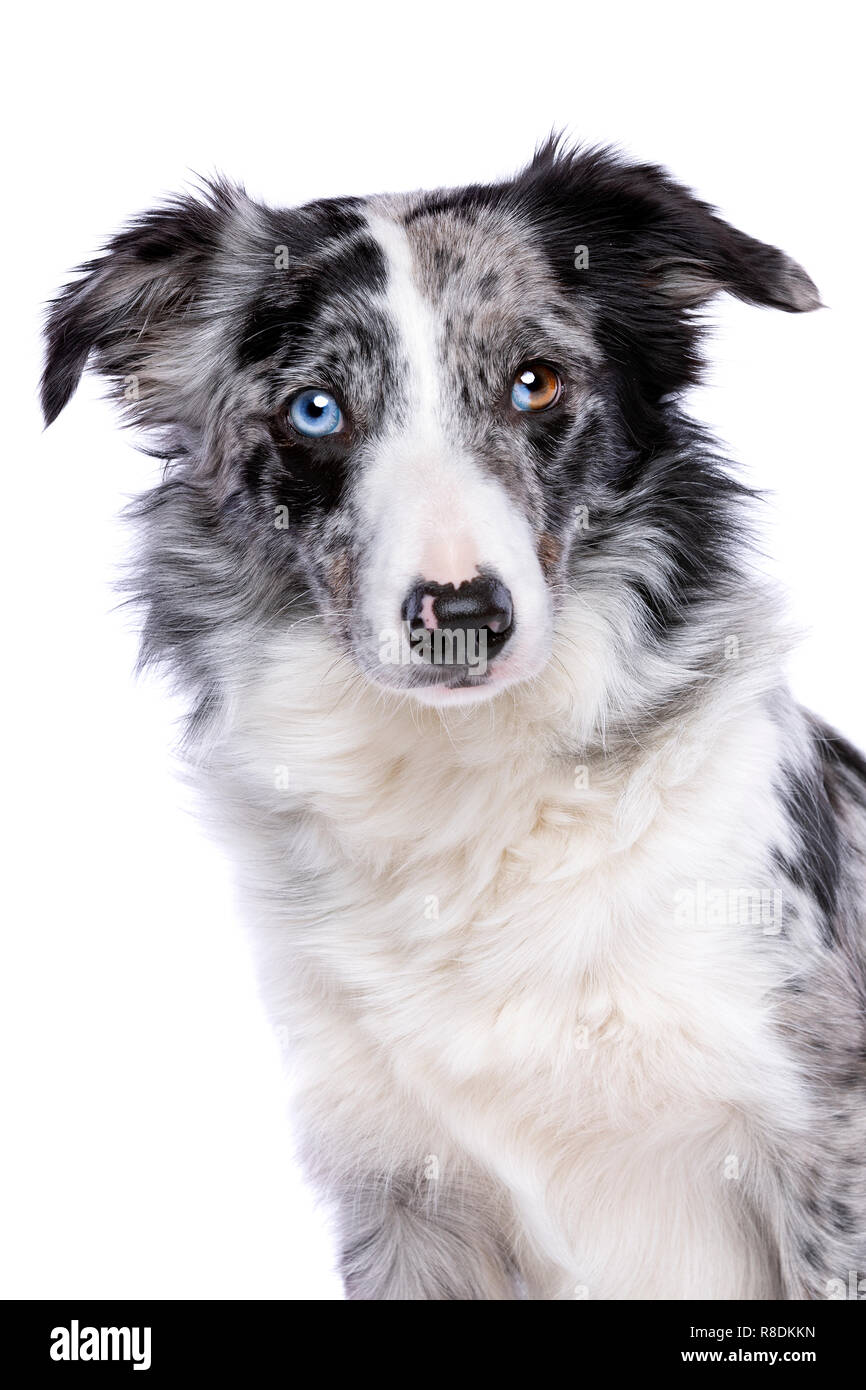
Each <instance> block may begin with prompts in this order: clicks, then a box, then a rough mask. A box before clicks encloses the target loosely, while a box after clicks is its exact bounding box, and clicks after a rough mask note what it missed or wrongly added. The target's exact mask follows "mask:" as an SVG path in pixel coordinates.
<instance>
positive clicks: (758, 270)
mask: <svg viewBox="0 0 866 1390" xmlns="http://www.w3.org/2000/svg"><path fill="white" fill-rule="evenodd" d="M581 248H583V251H582V252H581ZM723 291H725V292H728V293H730V294H733V295H736V296H738V297H739V298H741V299H743V300H746V301H748V302H750V303H753V304H757V305H764V306H771V307H775V308H780V309H784V310H787V311H790V312H801V311H806V310H810V309H813V308H816V307H818V304H819V300H818V295H817V292H816V291H815V288H814V286H813V285H812V283H811V281H810V280H809V278H808V277H807V276H806V274H805V273H804V272H803V271H802V270H801V269H800V268H799V266H797V265H796V264H795V263H794V262H793V261H792V260H790V259H789V258H788V257H787V256H785V255H784V254H782V253H781V252H779V251H777V250H775V249H774V248H772V247H768V246H765V245H762V244H761V243H759V242H757V241H754V240H753V239H751V238H750V237H748V236H745V235H744V234H742V233H740V232H738V231H736V230H734V229H733V228H731V227H730V226H728V225H727V224H726V223H725V222H724V221H722V220H721V219H720V218H719V217H718V216H717V215H716V214H715V213H714V212H713V211H712V210H711V209H710V208H708V207H707V206H705V205H704V204H702V203H699V202H698V201H697V200H696V199H695V198H694V197H693V196H692V195H691V194H690V193H688V192H687V191H686V190H684V189H683V188H681V187H679V186H678V185H677V184H676V183H674V182H673V181H672V180H671V179H670V178H669V177H668V176H667V175H666V174H665V173H664V172H663V171H661V170H660V169H657V168H654V167H649V166H634V165H630V164H628V163H627V162H625V161H624V160H623V159H621V158H620V157H619V156H617V155H616V154H614V153H611V152H608V151H591V150H590V151H580V150H578V151H568V150H563V149H562V148H561V147H560V145H559V144H558V143H557V142H555V141H554V142H551V143H549V144H548V145H546V146H545V147H544V148H543V149H542V150H540V151H539V153H538V154H537V156H536V157H535V159H534V160H533V161H532V163H531V164H530V166H529V167H528V168H527V169H525V170H524V171H523V172H522V173H520V174H519V175H517V176H516V177H515V178H514V179H513V180H510V181H507V182H503V183H500V184H493V185H479V186H473V187H468V188H461V189H457V190H451V191H440V192H435V193H432V194H427V193H415V194H410V195H405V196H386V197H372V198H367V199H360V198H348V199H333V200H324V201H321V202H318V203H313V204H309V205H307V206H306V207H302V208H296V209H291V210H274V209H270V208H266V207H264V206H261V205H260V204H258V203H256V202H255V201H253V200H252V199H250V198H249V197H247V196H246V194H245V193H244V192H243V191H242V190H240V189H238V188H234V187H231V186H229V185H228V184H226V183H221V182H220V183H214V184H212V185H210V186H209V187H208V188H206V189H205V190H204V191H203V192H202V193H200V194H198V195H195V196H184V197H180V198H178V199H176V200H175V201H173V202H171V203H169V204H167V205H166V206H164V207H162V208H160V209H158V210H156V211H154V212H151V213H148V214H145V215H144V216H142V217H141V218H139V219H138V220H137V221H136V222H134V223H133V224H132V225H131V227H130V228H129V229H128V230H127V231H125V232H123V233H121V234H120V235H118V236H117V237H115V238H114V239H113V240H112V241H111V242H110V243H109V244H108V246H107V248H106V250H105V252H104V254H103V255H101V256H100V257H99V258H97V259H96V260H94V261H92V262H90V263H89V264H88V265H86V266H84V267H83V269H82V273H81V274H80V276H79V278H77V279H76V280H75V281H74V282H72V283H71V284H70V285H69V286H67V288H66V289H65V290H64V291H63V292H62V293H61V295H60V296H59V298H58V299H57V300H56V302H55V303H54V304H53V306H52V307H51V311H50V316H49V322H48V328H47V337H48V355H47V365H46V370H45V377H44V385H43V400H44V407H45V414H46V418H47V419H48V421H51V420H53V419H54V418H55V416H56V415H57V414H58V413H59V411H60V410H61V409H62V408H63V407H64V406H65V405H66V403H67V402H68V400H69V398H70V396H71V395H72V393H73V392H74V390H75V387H76V385H77V382H78V380H79V378H80V375H81V373H82V371H83V369H84V367H85V365H87V364H88V362H89V363H90V364H91V365H92V366H93V367H94V368H96V369H97V370H98V371H100V372H102V373H103V374H104V375H105V376H106V377H108V378H109V380H110V381H111V383H112V384H113V387H114V390H115V393H116V395H117V398H118V400H119V402H120V403H121V405H122V408H123V410H124V412H125V415H126V417H127V419H128V420H129V422H131V423H134V424H135V425H137V426H139V427H140V428H142V429H143V430H144V432H145V434H146V436H147V438H148V440H149V441H150V446H151V447H153V448H156V449H157V450H158V451H160V452H161V453H163V454H164V455H165V457H166V458H167V459H168V460H170V463H169V466H168V467H167V469H166V473H165V478H164V480H163V481H162V482H161V483H160V484H159V486H158V487H156V488H155V489H154V490H153V491H152V492H150V493H149V494H148V495H147V496H145V497H144V498H143V499H142V500H141V501H140V503H139V504H138V505H137V506H136V508H135V518H136V524H137V527H138V534H139V541H140V544H139V548H138V552H137V555H136V560H135V582H134V587H135V592H136V594H137V597H138V599H139V601H140V603H141V605H142V611H143V649H142V650H143V659H144V661H145V662H159V663H163V664H165V665H166V666H167V667H168V668H169V669H170V670H171V672H172V673H173V674H174V676H175V677H176V679H177V681H178V682H179V683H180V684H181V685H182V687H183V688H184V690H185V691H186V693H187V695H188V699H189V708H190V725H189V739H188V748H189V754H190V758H191V761H192V763H193V765H194V766H195V769H196V774H197V776H198V777H199V778H200V780H201V783H202V786H203V788H204V790H205V796H206V801H207V805H208V807H209V808H210V810H211V812H212V815H213V818H214V820H215V822H216V825H217V828H218V831H219V832H220V833H222V834H223V835H224V836H225V838H226V841H227V843H228V844H229V845H230V848H231V852H232V853H233V855H234V856H235V858H236V861H237V864H238V874H239V879H240V883H241V888H242V892H243V894H244V897H245V900H246V904H247V911H246V916H247V919H248V922H249V929H250V936H251V940H252V943H253V947H254V950H255V953H256V959H257V961H258V964H259V968H260V972H261V980H262V988H263V992H264V994H265V997H266V999H267V1002H268V1006H269V1008H270V1010H271V1011H272V1014H273V1017H274V1018H275V1019H276V1020H277V1021H279V1022H281V1023H285V1024H287V1025H288V1027H289V1029H290V1033H291V1036H292V1039H293V1063H294V1072H295V1076H296V1094H295V1099H294V1104H295V1112H296V1115H297V1119H298V1124H299V1127H300V1130H301V1133H302V1134H303V1153H304V1160H305V1162H306V1164H307V1167H308V1171H309V1172H310V1173H311V1174H312V1176H313V1177H314V1179H315V1181H316V1182H317V1184H318V1185H319V1187H320V1189H321V1191H322V1193H323V1194H324V1195H325V1196H326V1197H327V1198H328V1199H329V1200H330V1201H331V1202H332V1203H333V1205H334V1207H335V1209H336V1211H337V1214H338V1221H339V1232H340V1248H341V1261H342V1268H343V1273H344V1278H345V1283H346V1289H347V1292H348V1293H349V1295H350V1296H353V1297H360V1298H423V1299H427V1298H429V1299H439V1298H517V1297H529V1298H543V1299H546V1298H570V1297H575V1296H578V1297H590V1298H665V1297H673V1298H679V1297H714V1296H718V1297H725V1298H730V1297H752V1298H774V1297H784V1298H792V1299H795V1298H804V1297H811V1298H825V1297H828V1296H831V1297H832V1296H837V1293H838V1290H839V1289H840V1288H842V1287H843V1286H844V1287H847V1282H848V1279H849V1275H850V1272H851V1271H852V1270H853V1271H859V1272H860V1273H861V1274H862V1273H863V1272H864V1266H866V1163H864V1152H866V1096H864V1087H866V1011H864V993H866V961H864V926H863V893H864V881H866V865H864V852H866V766H864V763H863V760H862V759H861V758H860V756H859V755H858V754H857V753H856V752H855V751H854V750H853V749H851V748H850V747H849V746H848V744H846V743H845V741H844V740H843V739H841V738H840V737H838V736H837V735H836V734H834V733H833V732H831V731H830V730H829V729H827V728H825V727H824V726H823V725H822V724H820V723H819V722H818V721H817V720H815V719H814V718H812V717H811V716H810V715H808V714H806V713H805V712H803V711H802V710H800V709H799V708H798V707H797V705H796V704H795V703H794V701H793V700H792V698H791V696H790V695H789V694H788V692H787V690H786V687H785V684H784V679H783V677H782V675H781V663H782V660H783V658H784V655H785V651H786V647H787V638H786V634H785V627H784V623H783V622H782V620H781V619H780V617H779V614H778V605H777V602H776V599H775V597H774V595H772V594H770V593H766V592H764V591H763V589H759V587H758V585H759V581H757V580H756V579H755V577H754V575H753V573H751V572H750V571H749V569H748V565H747V551H748V539H747V535H748V532H747V521H748V508H749V493H748V490H747V489H746V488H745V487H744V486H743V485H742V484H740V483H739V482H737V481H735V480H734V479H733V477H732V474H731V471H730V469H729V468H727V466H726V465H725V463H724V461H723V460H722V459H720V457H719V456H718V453H717V451H716V450H715V448H714V446H713V444H712V442H711V441H710V440H709V439H708V438H707V437H706V436H705V434H704V433H703V432H702V431H701V430H700V429H699V428H698V427H697V426H696V425H695V424H694V423H692V422H691V421H690V420H689V419H688V418H687V417H686V415H685V414H684V411H683V407H682V404H681V396H682V393H683V392H684V390H685V389H686V388H687V387H688V386H689V385H690V384H692V383H693V382H695V381H696V380H697V379H698V375H699V371H700V346H701V345H700V319H699V317H698V314H699V311H700V310H701V309H702V307H703V306H704V305H705V304H706V302H707V301H708V300H709V299H710V298H711V297H712V296H713V295H714V294H716V293H718V292H723ZM527 363H545V364H552V365H553V367H554V368H555V374H556V378H557V381H558V384H559V390H558V394H557V395H556V398H555V400H554V401H553V402H552V404H551V405H550V407H549V408H545V409H543V410H538V411H537V412H533V411H525V412H522V413H521V412H519V411H518V410H516V409H515V407H514V400H513V395H512V394H511V386H512V383H513V382H515V380H516V379H517V378H518V377H519V375H520V373H521V371H522V370H523V367H524V365H525V364H527ZM308 387H316V388H318V389H319V390H320V391H322V392H325V393H327V394H328V396H330V397H332V398H333V399H334V400H335V401H337V402H339V405H340V407H341V428H340V429H339V430H338V431H335V432H334V433H333V434H329V435H326V436H324V437H320V438H311V437H307V436H305V435H303V434H302V433H299V432H298V430H297V429H296V428H295V427H294V426H293V423H292V416H291V413H290V411H289V410H288V409H287V406H288V403H290V402H291V401H292V400H293V399H294V398H295V397H296V396H297V394H298V393H299V392H301V391H302V390H304V389H305V388H308ZM490 576H495V577H496V582H497V584H500V588H499V589H497V591H496V592H497V593H501V592H502V591H503V588H504V589H505V590H506V591H507V593H508V595H509V606H508V609H507V617H506V618H505V619H503V624H504V623H505V622H506V621H507V622H508V624H509V625H508V628H507V632H505V633H504V641H505V645H504V646H503V647H502V648H501V650H500V649H499V648H496V649H495V650H494V654H493V656H492V659H491V660H490V662H489V663H488V665H487V667H486V669H479V668H477V667H473V666H470V665H469V664H468V663H466V662H464V664H463V665H460V664H457V665H455V664H451V665H446V666H445V667H442V666H438V665H435V664H431V663H429V662H426V663H424V662H421V663H419V662H414V661H394V660H392V659H390V657H389V656H388V655H387V652H388V651H389V650H390V648H389V647H388V645H387V643H385V644H384V645H383V635H384V634H387V633H390V632H391V631H392V630H393V631H396V630H398V629H401V625H402V624H403V623H404V621H405V619H406V612H407V610H406V600H405V597H404V596H405V595H406V594H407V592H410V591H412V586H413V585H414V586H415V587H416V588H419V586H420V589H419V592H421V593H422V595H423V594H424V593H425V592H426V593H427V599H426V602H427V603H428V605H429V606H428V607H427V609H425V610H423V611H424V612H425V613H426V614H427V617H425V618H424V620H423V621H424V622H425V623H426V622H427V621H428V618H429V619H430V622H429V625H431V626H432V625H435V614H436V612H437V611H440V610H438V609H437V603H438V601H439V599H440V598H441V596H442V595H443V594H445V593H446V592H447V594H448V595H449V596H451V598H453V599H455V601H457V600H459V598H460V596H461V595H464V596H465V595H466V594H467V593H469V589H467V588H465V586H467V585H470V586H471V585H472V584H474V583H476V582H483V583H487V584H488V588H489V583H492V580H491V579H489V578H488V577H490ZM512 603H513V608H512V607H511V604H512ZM431 614H432V615H433V616H432V617H430V615H431ZM478 623H479V629H480V627H481V620H480V619H479V620H478ZM493 631H494V627H493V626H489V628H488V632H489V634H490V635H492V633H493ZM501 640H503V634H500V641H501ZM758 900H759V901H760V904H761V906H760V910H757V911H756V909H755V903H756V901H758Z"/></svg>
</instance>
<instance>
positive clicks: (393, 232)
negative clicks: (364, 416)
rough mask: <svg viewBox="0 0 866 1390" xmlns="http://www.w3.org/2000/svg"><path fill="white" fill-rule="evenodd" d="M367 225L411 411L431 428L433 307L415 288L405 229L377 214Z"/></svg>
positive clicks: (435, 377)
mask: <svg viewBox="0 0 866 1390" xmlns="http://www.w3.org/2000/svg"><path fill="white" fill-rule="evenodd" d="M367 221H368V223H369V227H370V232H371V235H372V236H374V237H375V238H376V240H377V241H378V243H379V246H380V247H381V249H382V253H383V255H384V257H385V266H386V269H387V274H388V282H387V290H386V297H387V305H388V312H389V313H390V315H391V317H392V319H393V320H394V324H395V326H396V328H397V332H398V334H399V336H400V339H401V342H402V346H403V348H404V350H405V353H406V357H407V362H408V368H409V378H410V379H409V383H408V386H409V395H410V402H411V408H412V410H413V411H414V412H417V416H418V418H419V420H423V421H424V422H425V423H426V424H428V425H432V424H433V423H434V422H435V420H436V417H437V415H438V410H439V403H440V390H441V384H440V379H439V373H440V367H439V355H438V347H437V341H438V329H437V324H436V318H435V314H434V311H433V306H432V304H431V303H430V301H429V300H428V299H426V298H425V297H424V295H423V294H422V293H421V291H420V289H419V287H418V282H417V279H416V276H415V261H414V256H413V254H412V246H411V243H410V241H409V237H408V236H407V234H406V229H405V228H404V227H401V226H398V224H397V223H396V222H392V221H391V220H390V218H388V217H381V216H379V215H378V214H377V213H368V214H367Z"/></svg>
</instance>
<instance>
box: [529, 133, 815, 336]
mask: <svg viewBox="0 0 866 1390" xmlns="http://www.w3.org/2000/svg"><path fill="white" fill-rule="evenodd" d="M518 188H519V189H520V190H521V191H522V192H523V194H524V196H525V195H526V192H527V191H528V192H529V195H530V198H531V200H532V202H533V203H534V204H535V207H536V209H537V210H538V211H539V212H540V214H541V217H542V218H543V219H544V220H545V221H547V222H548V224H549V223H550V219H551V217H552V218H553V219H554V224H555V225H556V226H557V227H558V228H559V229H561V230H562V231H565V228H566V227H567V228H568V231H569V233H573V234H574V237H575V238H576V240H577V242H579V243H583V244H584V246H585V247H586V249H587V253H588V267H589V271H590V274H589V275H588V276H587V277H584V278H585V279H586V280H590V281H591V280H593V279H594V278H595V279H600V281H601V283H602V284H604V283H605V282H608V283H609V282H610V281H612V280H615V281H616V282H617V284H619V285H621V286H628V285H630V286H632V287H633V288H636V289H642V290H643V291H645V292H647V291H649V292H650V293H654V294H656V295H658V296H659V297H660V298H661V300H663V301H666V302H667V303H668V304H670V305H671V306H673V307H676V308H679V309H689V308H694V307H696V306H698V305H701V304H703V303H705V302H706V300H708V299H709V298H710V297H711V296H712V295H714V294H718V293H720V292H721V291H727V293H729V294H732V295H735V296H736V297H737V298H739V299H743V300H746V301H748V302H749V303H750V304H762V305H767V306H770V307H772V308H775V309H785V310H787V311H788V312H789V313H803V312H805V311H808V310H810V309H818V308H820V307H821V299H820V296H819V294H818V291H817V289H816V288H815V286H814V284H813V283H812V281H811V280H810V279H809V276H808V275H807V274H806V272H805V270H803V269H802V268H801V266H799V265H798V264H797V262H796V261H794V260H792V259H791V257H790V256H786V255H785V253H784V252H783V251H779V250H777V249H776V247H775V246H767V245H765V244H764V243H763V242H761V241H756V240H755V239H754V237H750V236H746V234H745V233H744V232H739V231H737V230H736V228H734V227H731V226H730V225H729V224H728V223H727V222H725V221H724V220H723V219H722V218H721V217H719V216H718V214H717V213H716V211H715V210H714V209H713V208H711V207H709V206H708V204H706V203H703V202H701V201H700V200H699V199H698V198H696V197H694V195H693V194H692V193H691V192H690V191H689V190H688V189H687V188H684V187H683V186H682V185H681V184H678V183H676V182H675V181H674V180H673V179H672V178H670V176H669V175H668V174H667V173H666V172H665V171H664V170H663V169H660V168H658V167H657V166H655V165H651V164H629V163H628V162H627V161H625V160H624V159H622V158H621V157H620V156H619V155H618V154H616V152H614V151H612V150H605V149H591V150H580V149H575V150H568V149H564V148H563V147H562V145H561V141H560V139H559V138H558V137H553V138H552V139H551V140H550V141H548V143H547V144H546V145H544V146H543V147H542V148H541V149H540V150H539V151H538V152H537V154H536V156H535V158H534V160H533V161H532V163H531V164H530V166H529V168H528V169H527V170H526V171H525V173H524V174H523V175H522V176H521V177H520V178H519V179H518ZM593 262H594V263H595V264H594V267H593ZM593 269H594V270H595V272H596V274H595V275H593ZM610 287H611V288H614V286H613V285H611V286H610Z"/></svg>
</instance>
